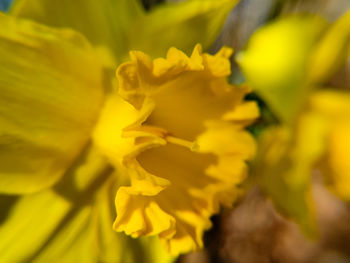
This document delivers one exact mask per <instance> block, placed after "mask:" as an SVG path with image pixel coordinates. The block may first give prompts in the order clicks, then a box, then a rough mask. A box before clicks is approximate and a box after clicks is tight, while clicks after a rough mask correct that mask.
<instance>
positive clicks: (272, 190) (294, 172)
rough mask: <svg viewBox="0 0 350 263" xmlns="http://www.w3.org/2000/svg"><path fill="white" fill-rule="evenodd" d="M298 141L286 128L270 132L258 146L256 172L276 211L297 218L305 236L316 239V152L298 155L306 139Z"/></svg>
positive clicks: (306, 151)
mask: <svg viewBox="0 0 350 263" xmlns="http://www.w3.org/2000/svg"><path fill="white" fill-rule="evenodd" d="M309 128H310V127H309ZM307 138H308V139H310V137H309V136H307ZM295 139H296V138H295V137H293V135H292V134H291V132H290V131H289V130H288V128H286V127H276V128H271V129H269V130H267V131H266V132H265V134H264V135H263V138H262V139H261V142H260V145H259V146H260V147H259V153H258V157H257V160H256V163H255V168H254V171H255V172H254V173H255V174H256V175H257V176H259V177H257V179H258V180H259V184H260V186H262V188H263V190H264V191H265V192H266V193H267V194H268V196H269V197H271V199H272V201H273V202H274V204H275V205H276V206H277V208H279V210H280V211H282V212H283V214H285V215H287V216H288V217H291V218H292V219H294V220H295V221H296V222H297V223H298V224H299V225H300V227H301V229H302V231H303V232H304V233H305V234H307V235H308V236H310V237H315V236H316V235H317V233H318V232H317V225H316V218H315V209H314V204H313V201H312V193H311V171H312V168H313V164H314V162H315V161H316V160H315V151H314V149H313V147H310V148H309V149H308V148H307V149H306V150H305V151H304V153H303V155H302V156H298V151H297V149H298V148H300V147H303V145H302V144H301V143H303V139H299V142H295ZM316 146H318V145H316ZM306 147H308V146H307V145H306ZM317 153H319V152H317ZM317 156H318V155H317ZM303 158H305V159H303Z"/></svg>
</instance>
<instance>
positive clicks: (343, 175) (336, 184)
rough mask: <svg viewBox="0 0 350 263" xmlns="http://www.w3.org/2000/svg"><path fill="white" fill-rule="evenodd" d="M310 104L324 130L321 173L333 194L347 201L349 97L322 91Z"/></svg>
mask: <svg viewBox="0 0 350 263" xmlns="http://www.w3.org/2000/svg"><path fill="white" fill-rule="evenodd" d="M310 100H311V102H310V104H311V109H312V112H314V114H317V116H318V118H319V119H321V120H322V121H323V127H324V132H323V135H324V137H322V138H321V139H322V141H321V142H319V144H320V145H323V147H322V148H323V152H322V157H323V161H325V162H323V163H321V170H322V172H323V174H324V175H325V179H326V181H327V182H328V184H329V185H330V187H331V189H332V190H333V191H334V193H336V194H337V195H338V196H339V197H340V198H342V199H344V200H346V201H350V157H349V156H350V136H349V134H350V93H349V92H340V91H334V90H323V91H319V92H317V93H315V94H314V95H313V96H312V97H311V99H310Z"/></svg>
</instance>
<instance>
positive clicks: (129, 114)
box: [94, 45, 256, 255]
mask: <svg viewBox="0 0 350 263" xmlns="http://www.w3.org/2000/svg"><path fill="white" fill-rule="evenodd" d="M231 53H232V51H231V50H230V49H228V48H223V49H222V50H221V51H219V52H218V53H217V54H215V55H209V54H202V52H201V46H200V45H197V46H196V47H195V48H194V50H193V52H192V55H191V56H187V55H185V54H184V53H183V52H181V51H179V50H177V49H175V48H171V49H169V51H168V53H167V56H166V58H165V59H164V58H157V59H154V60H152V59H151V58H150V57H149V56H148V55H146V54H144V53H142V52H140V51H133V52H131V53H130V55H131V61H130V62H126V63H124V64H122V65H121V66H120V67H119V68H118V70H117V78H118V81H119V94H120V96H121V97H122V98H123V100H122V99H121V98H120V97H118V96H113V97H112V96H111V97H110V99H109V100H108V102H107V103H106V105H105V108H104V109H103V111H102V116H101V118H100V121H99V123H98V125H97V127H96V129H95V132H94V143H95V144H96V146H97V147H98V148H99V149H100V150H101V151H102V152H103V153H104V154H105V155H106V156H107V157H108V159H109V160H110V161H111V163H113V165H114V166H117V167H119V171H121V173H123V175H125V176H128V177H129V180H130V186H125V187H121V188H119V189H118V192H117V196H116V210H117V218H116V220H115V222H114V228H115V229H116V230H117V231H124V232H125V233H126V234H128V235H131V236H133V237H139V236H143V235H146V236H148V235H158V236H159V237H160V239H161V240H162V243H163V244H164V245H165V247H166V249H167V250H168V251H169V252H170V253H171V254H173V255H177V254H179V253H186V252H189V251H192V250H197V249H199V248H201V247H202V246H203V241H202V237H203V232H204V231H205V230H206V229H208V228H209V227H210V226H211V222H210V220H209V218H210V216H211V215H213V214H214V213H217V212H218V210H219V207H220V205H227V206H230V205H231V204H232V202H233V201H234V199H235V198H236V196H237V192H238V190H237V187H238V184H239V183H240V182H241V181H242V180H243V179H244V177H245V175H246V165H245V161H246V160H249V159H251V158H252V157H253V155H254V153H255V143H254V140H253V138H252V137H251V136H250V135H249V134H248V133H247V132H246V131H244V127H245V125H246V123H247V120H246V119H244V116H247V118H248V119H249V121H251V120H252V118H253V115H254V114H251V112H250V113H248V114H244V107H241V105H242V104H243V98H244V96H245V94H246V93H247V92H249V89H248V88H247V87H235V86H232V85H230V84H228V83H227V80H226V77H227V76H228V75H229V74H230V63H229V62H228V58H229V56H230V55H231ZM251 107H254V106H249V107H246V110H248V111H252V110H251ZM235 109H237V112H238V114H237V115H238V117H239V118H238V119H239V120H235V119H234V118H233V120H224V119H223V116H224V115H225V113H226V112H231V111H234V110H235ZM255 114H256V113H255ZM122 116H123V117H122ZM231 165H232V166H231Z"/></svg>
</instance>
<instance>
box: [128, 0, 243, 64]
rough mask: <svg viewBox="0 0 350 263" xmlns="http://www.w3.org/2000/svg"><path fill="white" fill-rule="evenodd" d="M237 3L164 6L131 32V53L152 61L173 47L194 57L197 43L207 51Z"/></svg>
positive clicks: (210, 0)
mask: <svg viewBox="0 0 350 263" xmlns="http://www.w3.org/2000/svg"><path fill="white" fill-rule="evenodd" d="M237 2H238V0H188V1H182V2H180V3H172V4H170V3H167V4H163V5H160V6H159V7H157V8H154V10H152V11H151V12H150V13H149V14H146V16H144V17H142V18H140V19H139V20H138V21H136V23H135V25H134V27H133V28H131V30H130V31H129V33H130V35H129V38H130V49H135V50H141V51H143V52H146V53H148V54H150V55H151V56H152V57H159V56H164V55H165V53H166V52H167V50H168V49H169V47H171V46H175V47H177V48H178V49H180V50H183V51H184V52H185V53H190V52H191V51H192V48H193V46H194V45H195V44H196V43H201V44H202V45H203V48H204V49H205V50H206V49H208V48H209V47H210V46H211V45H212V44H213V42H214V41H215V39H216V38H217V36H218V34H219V32H220V30H221V28H222V26H223V24H224V22H225V20H226V17H227V15H228V13H229V12H230V10H231V9H232V8H233V7H234V6H235V5H236V4H237ZM140 28H142V30H139V29H140Z"/></svg>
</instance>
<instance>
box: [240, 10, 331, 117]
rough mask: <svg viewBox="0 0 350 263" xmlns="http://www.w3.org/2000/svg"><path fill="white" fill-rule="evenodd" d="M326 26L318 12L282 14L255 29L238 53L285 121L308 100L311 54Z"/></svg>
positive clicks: (248, 75) (251, 80)
mask: <svg viewBox="0 0 350 263" xmlns="http://www.w3.org/2000/svg"><path fill="white" fill-rule="evenodd" d="M324 28H325V22H324V21H323V20H322V19H321V18H319V17H315V16H305V15H299V16H290V17H287V18H281V19H279V20H277V21H275V22H273V23H271V24H269V25H266V26H264V27H262V28H261V29H259V30H258V31H257V32H255V33H254V34H253V36H252V37H251V38H250V40H249V42H248V47H247V49H246V50H245V51H243V52H242V53H240V54H239V56H238V57H237V60H238V62H239V64H240V66H241V67H242V70H243V73H244V75H245V77H246V78H247V81H248V82H249V83H250V84H251V85H252V87H253V89H255V90H256V92H257V93H259V95H261V97H262V98H263V99H264V100H265V101H266V102H267V104H268V105H269V106H270V107H271V109H272V111H273V112H274V113H275V114H276V115H277V116H278V117H279V118H281V120H283V121H287V122H289V121H291V120H293V119H294V118H295V115H296V113H297V111H298V110H299V107H300V105H302V103H304V102H305V98H306V95H307V93H308V86H307V85H306V81H305V79H306V74H307V69H308V56H309V53H310V52H311V51H312V48H313V47H314V45H315V43H316V41H317V40H318V38H319V37H320V34H321V32H322V31H323V30H324Z"/></svg>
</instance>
